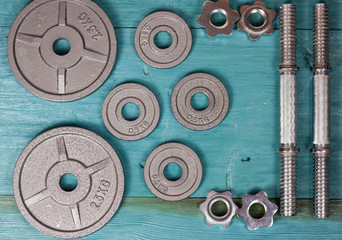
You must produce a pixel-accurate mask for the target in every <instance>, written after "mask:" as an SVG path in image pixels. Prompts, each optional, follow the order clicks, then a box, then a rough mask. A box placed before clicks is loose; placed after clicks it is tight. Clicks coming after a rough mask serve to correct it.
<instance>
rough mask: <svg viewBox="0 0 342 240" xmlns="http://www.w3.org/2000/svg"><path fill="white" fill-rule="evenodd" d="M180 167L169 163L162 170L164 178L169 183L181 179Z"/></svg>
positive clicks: (181, 171)
mask: <svg viewBox="0 0 342 240" xmlns="http://www.w3.org/2000/svg"><path fill="white" fill-rule="evenodd" d="M182 174H183V170H182V167H181V166H179V164H177V163H169V164H168V165H166V166H165V168H164V176H165V177H166V178H167V179H168V180H170V181H177V180H178V179H180V178H181V177H182Z"/></svg>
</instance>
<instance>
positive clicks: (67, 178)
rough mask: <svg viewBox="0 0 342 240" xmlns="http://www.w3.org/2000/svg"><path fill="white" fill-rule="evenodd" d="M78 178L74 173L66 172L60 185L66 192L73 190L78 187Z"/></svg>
mask: <svg viewBox="0 0 342 240" xmlns="http://www.w3.org/2000/svg"><path fill="white" fill-rule="evenodd" d="M77 185H78V180H77V177H76V176H75V175H74V174H71V173H67V174H64V175H63V176H62V177H61V178H60V180H59V186H60V187H61V189H62V190H63V191H65V192H72V191H74V190H75V189H76V188H77Z"/></svg>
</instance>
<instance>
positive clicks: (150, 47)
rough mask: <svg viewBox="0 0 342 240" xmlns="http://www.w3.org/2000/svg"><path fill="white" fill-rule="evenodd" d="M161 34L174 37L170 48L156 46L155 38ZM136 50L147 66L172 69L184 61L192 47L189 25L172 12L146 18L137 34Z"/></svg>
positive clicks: (163, 12)
mask: <svg viewBox="0 0 342 240" xmlns="http://www.w3.org/2000/svg"><path fill="white" fill-rule="evenodd" d="M160 32H167V33H169V34H170V35H171V37H172V43H171V45H170V46H169V47H168V48H165V49H162V48H159V47H157V46H156V44H155V43H154V38H155V37H156V35H157V34H158V33H160ZM134 41H135V49H136V51H137V53H138V55H139V57H140V58H141V60H143V61H144V62H145V63H146V64H148V65H150V66H151V67H155V68H172V67H175V66H177V65H178V64H180V63H181V62H183V61H184V59H185V58H186V57H187V56H188V54H189V52H190V50H191V46H192V35H191V31H190V28H189V26H188V24H187V23H186V22H185V21H184V20H183V19H182V18H181V17H180V16H178V15H177V14H174V13H172V12H165V11H160V12H155V13H152V14H150V15H148V16H147V17H146V18H144V19H143V20H142V21H141V22H140V24H139V26H138V28H137V30H136V32H135V39H134Z"/></svg>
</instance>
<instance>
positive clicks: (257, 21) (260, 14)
mask: <svg viewBox="0 0 342 240" xmlns="http://www.w3.org/2000/svg"><path fill="white" fill-rule="evenodd" d="M266 17H267V16H266V13H265V11H263V10H261V9H253V10H251V11H250V13H249V16H248V22H249V24H250V25H251V26H253V27H255V28H261V27H263V26H264V25H265V23H266Z"/></svg>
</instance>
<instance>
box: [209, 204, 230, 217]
mask: <svg viewBox="0 0 342 240" xmlns="http://www.w3.org/2000/svg"><path fill="white" fill-rule="evenodd" d="M211 212H212V214H213V215H215V216H216V217H223V216H225V215H226V214H227V213H228V212H229V208H228V206H227V204H226V203H225V202H224V201H222V200H218V201H216V202H214V203H213V204H212V206H211Z"/></svg>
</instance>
